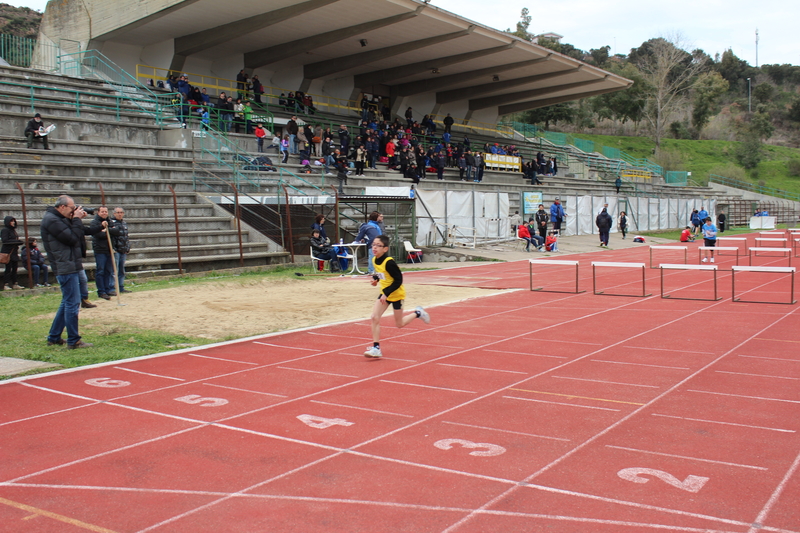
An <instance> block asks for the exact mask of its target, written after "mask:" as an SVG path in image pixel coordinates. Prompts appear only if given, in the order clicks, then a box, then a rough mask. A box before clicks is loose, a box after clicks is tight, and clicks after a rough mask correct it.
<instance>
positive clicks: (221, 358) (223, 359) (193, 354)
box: [189, 353, 259, 366]
mask: <svg viewBox="0 0 800 533" xmlns="http://www.w3.org/2000/svg"><path fill="white" fill-rule="evenodd" d="M189 355H191V356H192V357H202V358H203V359H216V360H217V361H226V362H228V363H239V364H242V365H255V366H258V365H259V363H250V362H248V361H236V360H234V359H225V358H223V357H211V356H210V355H200V354H197V353H190V354H189Z"/></svg>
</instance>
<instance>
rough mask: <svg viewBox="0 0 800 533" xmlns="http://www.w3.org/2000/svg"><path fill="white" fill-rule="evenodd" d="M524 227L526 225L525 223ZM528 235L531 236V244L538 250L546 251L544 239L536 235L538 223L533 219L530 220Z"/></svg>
mask: <svg viewBox="0 0 800 533" xmlns="http://www.w3.org/2000/svg"><path fill="white" fill-rule="evenodd" d="M523 225H525V223H524V222H523ZM527 226H528V233H529V234H530V236H531V243H533V245H534V246H535V247H536V249H537V250H539V251H540V252H541V251H544V237H539V236H538V235H536V221H535V220H534V218H533V217H531V218H529V219H528V224H527Z"/></svg>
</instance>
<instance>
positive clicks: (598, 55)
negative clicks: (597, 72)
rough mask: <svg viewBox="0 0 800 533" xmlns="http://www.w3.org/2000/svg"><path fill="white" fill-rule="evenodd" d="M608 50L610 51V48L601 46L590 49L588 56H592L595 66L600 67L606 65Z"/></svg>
mask: <svg viewBox="0 0 800 533" xmlns="http://www.w3.org/2000/svg"><path fill="white" fill-rule="evenodd" d="M609 50H611V47H610V46H608V45H606V46H601V47H600V48H596V49H595V48H592V49H591V50H589V55H590V56H592V60H593V61H594V64H595V65H597V66H598V67H602V66H603V65H605V64H606V61H608V52H609Z"/></svg>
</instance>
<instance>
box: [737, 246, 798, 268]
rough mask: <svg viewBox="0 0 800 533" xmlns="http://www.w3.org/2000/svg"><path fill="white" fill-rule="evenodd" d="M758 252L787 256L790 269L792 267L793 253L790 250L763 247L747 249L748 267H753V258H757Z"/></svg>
mask: <svg viewBox="0 0 800 533" xmlns="http://www.w3.org/2000/svg"><path fill="white" fill-rule="evenodd" d="M754 252H755V253H754ZM758 252H781V253H784V254H787V256H788V257H789V266H790V267H791V266H792V256H793V255H794V253H793V251H792V249H791V248H771V247H763V246H753V247H752V248H748V249H747V258H748V264H749V265H750V266H753V256H755V257H758ZM775 268H778V267H775Z"/></svg>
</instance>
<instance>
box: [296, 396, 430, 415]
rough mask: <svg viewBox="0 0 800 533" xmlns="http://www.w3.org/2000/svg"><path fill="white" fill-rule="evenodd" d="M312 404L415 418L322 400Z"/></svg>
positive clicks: (313, 401) (312, 401)
mask: <svg viewBox="0 0 800 533" xmlns="http://www.w3.org/2000/svg"><path fill="white" fill-rule="evenodd" d="M311 403H321V404H322V405H332V406H334V407H345V408H347V409H358V410H359V411H370V412H372V413H380V414H382V415H393V416H402V417H405V418H414V416H413V415H402V414H400V413H392V412H391V411H379V410H378V409H368V408H366V407H356V406H355V405H344V404H341V403H331V402H323V401H321V400H311Z"/></svg>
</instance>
